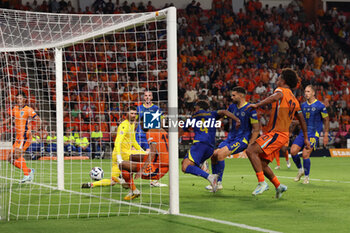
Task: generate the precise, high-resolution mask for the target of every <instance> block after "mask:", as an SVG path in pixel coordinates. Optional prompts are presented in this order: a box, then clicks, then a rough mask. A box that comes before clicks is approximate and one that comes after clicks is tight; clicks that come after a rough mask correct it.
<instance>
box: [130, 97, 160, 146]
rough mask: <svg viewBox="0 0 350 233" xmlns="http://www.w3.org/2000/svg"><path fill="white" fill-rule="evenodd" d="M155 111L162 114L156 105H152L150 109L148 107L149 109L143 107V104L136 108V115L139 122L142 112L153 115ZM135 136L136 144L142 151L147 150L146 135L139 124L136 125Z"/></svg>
mask: <svg viewBox="0 0 350 233" xmlns="http://www.w3.org/2000/svg"><path fill="white" fill-rule="evenodd" d="M157 111H159V112H160V113H161V112H162V111H161V109H160V108H159V107H158V106H157V105H154V104H152V105H151V107H149V108H146V107H145V105H143V104H141V105H140V106H138V107H137V113H138V117H139V120H141V119H142V118H143V114H144V112H151V113H155V112H157ZM135 136H136V141H137V143H138V144H139V145H140V146H141V147H142V148H143V149H144V150H147V149H149V145H148V142H147V138H146V134H145V132H143V130H142V128H141V126H140V124H138V125H137V128H136V134H135Z"/></svg>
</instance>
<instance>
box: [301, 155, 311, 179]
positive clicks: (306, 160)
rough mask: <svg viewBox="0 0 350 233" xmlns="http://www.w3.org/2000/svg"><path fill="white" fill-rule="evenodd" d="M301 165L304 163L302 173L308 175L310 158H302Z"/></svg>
mask: <svg viewBox="0 0 350 233" xmlns="http://www.w3.org/2000/svg"><path fill="white" fill-rule="evenodd" d="M303 162H304V163H303V165H304V173H305V176H308V175H309V174H310V167H311V161H310V158H308V159H303Z"/></svg>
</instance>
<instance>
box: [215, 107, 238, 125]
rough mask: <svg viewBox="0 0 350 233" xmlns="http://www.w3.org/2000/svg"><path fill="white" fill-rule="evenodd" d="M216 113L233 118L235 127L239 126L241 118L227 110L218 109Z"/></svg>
mask: <svg viewBox="0 0 350 233" xmlns="http://www.w3.org/2000/svg"><path fill="white" fill-rule="evenodd" d="M218 114H219V115H221V116H227V117H229V118H231V119H232V120H234V121H235V122H236V128H239V126H240V125H241V120H240V119H239V118H238V117H236V116H235V115H234V114H232V113H231V112H229V111H227V110H219V111H218Z"/></svg>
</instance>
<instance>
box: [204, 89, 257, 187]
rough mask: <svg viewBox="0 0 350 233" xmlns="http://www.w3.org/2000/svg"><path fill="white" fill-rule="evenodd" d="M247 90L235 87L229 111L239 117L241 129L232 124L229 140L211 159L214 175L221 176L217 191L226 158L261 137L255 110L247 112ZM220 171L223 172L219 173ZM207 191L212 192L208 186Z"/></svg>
mask: <svg viewBox="0 0 350 233" xmlns="http://www.w3.org/2000/svg"><path fill="white" fill-rule="evenodd" d="M246 94H247V92H246V90H245V89H244V88H243V87H235V88H233V89H232V92H231V99H232V101H233V104H231V105H230V106H229V108H228V111H229V112H231V113H233V114H234V115H235V116H237V117H238V118H239V120H240V122H241V125H240V127H239V128H237V127H236V124H235V122H234V121H233V122H232V128H231V130H230V132H229V134H228V136H227V139H226V140H225V141H223V142H221V143H220V145H219V148H218V149H216V150H215V151H214V154H213V156H212V157H211V166H212V173H213V174H216V173H217V174H219V179H218V185H217V189H218V190H219V189H222V188H223V186H222V175H223V172H224V169H225V158H226V157H227V156H229V155H231V154H236V153H239V152H242V151H244V150H245V149H247V147H248V145H249V144H252V143H253V142H254V141H255V140H256V139H257V138H258V136H259V129H260V127H259V122H258V117H257V113H256V111H255V110H253V111H250V110H247V106H248V105H249V103H247V102H246V99H245V98H246ZM218 171H222V172H220V173H218ZM206 189H208V190H211V189H212V187H211V186H210V185H208V186H207V187H206Z"/></svg>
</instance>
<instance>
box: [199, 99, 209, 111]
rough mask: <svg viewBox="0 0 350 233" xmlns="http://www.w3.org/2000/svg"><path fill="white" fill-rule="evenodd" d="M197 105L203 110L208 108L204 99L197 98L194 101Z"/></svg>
mask: <svg viewBox="0 0 350 233" xmlns="http://www.w3.org/2000/svg"><path fill="white" fill-rule="evenodd" d="M196 105H197V106H199V107H200V108H202V109H204V110H208V109H209V103H208V102H207V101H205V100H198V101H197V103H196Z"/></svg>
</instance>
